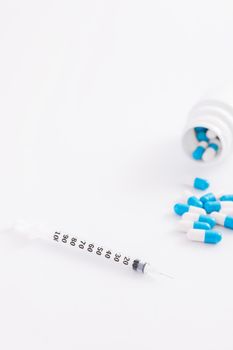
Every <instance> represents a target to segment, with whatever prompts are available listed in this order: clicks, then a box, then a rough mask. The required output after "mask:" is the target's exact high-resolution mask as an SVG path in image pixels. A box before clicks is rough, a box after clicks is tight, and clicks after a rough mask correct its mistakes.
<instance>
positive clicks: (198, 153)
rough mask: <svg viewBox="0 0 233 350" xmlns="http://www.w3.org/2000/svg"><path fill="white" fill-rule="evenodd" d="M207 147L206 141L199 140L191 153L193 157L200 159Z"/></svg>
mask: <svg viewBox="0 0 233 350" xmlns="http://www.w3.org/2000/svg"><path fill="white" fill-rule="evenodd" d="M207 147H208V142H206V141H201V142H199V143H198V145H197V147H196V149H195V150H194V151H193V153H192V157H193V159H195V160H201V159H202V156H203V154H204V152H205V150H206V149H207Z"/></svg>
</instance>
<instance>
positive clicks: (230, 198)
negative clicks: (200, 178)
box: [219, 194, 233, 202]
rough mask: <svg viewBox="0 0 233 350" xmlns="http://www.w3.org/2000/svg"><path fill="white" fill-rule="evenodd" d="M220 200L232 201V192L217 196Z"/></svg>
mask: <svg viewBox="0 0 233 350" xmlns="http://www.w3.org/2000/svg"><path fill="white" fill-rule="evenodd" d="M219 200H220V201H222V202H233V194H224V195H222V196H221V197H220V198H219Z"/></svg>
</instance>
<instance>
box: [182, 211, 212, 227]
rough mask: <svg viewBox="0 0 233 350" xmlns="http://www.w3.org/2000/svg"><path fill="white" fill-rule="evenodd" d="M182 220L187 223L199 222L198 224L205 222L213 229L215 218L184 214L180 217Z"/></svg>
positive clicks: (197, 214)
mask: <svg viewBox="0 0 233 350" xmlns="http://www.w3.org/2000/svg"><path fill="white" fill-rule="evenodd" d="M182 218H183V219H184V220H188V221H200V222H206V223H207V224H209V225H210V228H213V227H214V226H215V225H216V220H215V218H213V217H211V216H207V215H202V214H201V215H200V214H199V213H184V215H183V216H182Z"/></svg>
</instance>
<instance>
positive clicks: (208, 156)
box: [192, 127, 221, 162]
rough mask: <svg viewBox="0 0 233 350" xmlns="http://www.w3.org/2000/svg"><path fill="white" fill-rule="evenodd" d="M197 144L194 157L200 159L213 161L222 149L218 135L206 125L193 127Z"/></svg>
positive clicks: (193, 153)
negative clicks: (205, 126)
mask: <svg viewBox="0 0 233 350" xmlns="http://www.w3.org/2000/svg"><path fill="white" fill-rule="evenodd" d="M193 134H194V138H195V141H196V145H195V146H194V148H193V152H192V157H193V159H195V160H198V161H204V162H209V161H212V160H213V159H214V158H215V157H216V156H217V155H218V153H219V152H220V151H221V142H220V140H219V138H218V136H217V135H216V134H215V132H213V131H212V130H210V129H207V128H204V127H195V128H193Z"/></svg>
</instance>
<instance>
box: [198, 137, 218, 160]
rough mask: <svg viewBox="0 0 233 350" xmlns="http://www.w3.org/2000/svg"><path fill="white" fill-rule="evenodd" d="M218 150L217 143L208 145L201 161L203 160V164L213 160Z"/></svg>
mask: <svg viewBox="0 0 233 350" xmlns="http://www.w3.org/2000/svg"><path fill="white" fill-rule="evenodd" d="M218 150H219V146H218V144H217V143H215V142H211V143H209V145H208V147H207V149H206V150H205V152H204V153H203V156H202V159H203V160H204V162H209V161H211V160H213V159H214V158H215V156H216V154H217V152H218Z"/></svg>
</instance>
